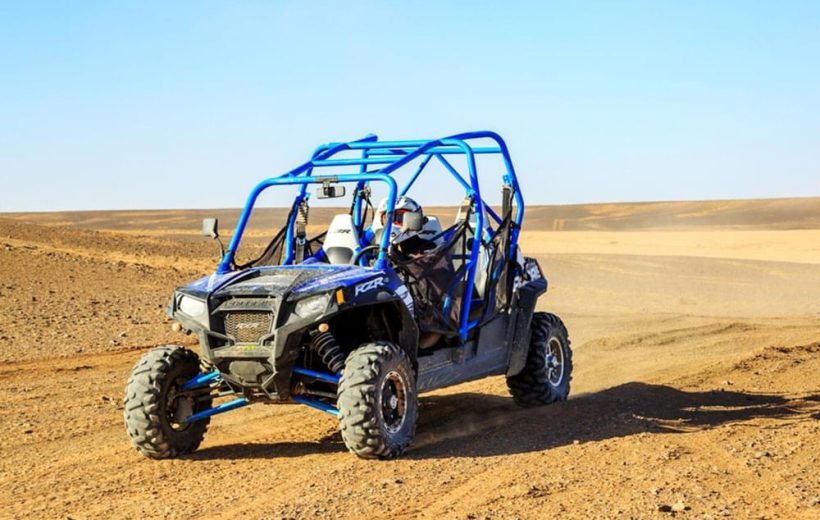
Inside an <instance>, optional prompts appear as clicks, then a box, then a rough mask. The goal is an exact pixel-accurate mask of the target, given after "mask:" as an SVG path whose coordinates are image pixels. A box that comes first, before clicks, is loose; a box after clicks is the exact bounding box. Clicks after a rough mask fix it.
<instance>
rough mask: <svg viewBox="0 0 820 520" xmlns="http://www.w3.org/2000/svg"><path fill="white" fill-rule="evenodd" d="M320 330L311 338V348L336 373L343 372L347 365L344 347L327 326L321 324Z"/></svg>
mask: <svg viewBox="0 0 820 520" xmlns="http://www.w3.org/2000/svg"><path fill="white" fill-rule="evenodd" d="M323 325H324V324H323ZM322 329H324V330H322ZM319 331H320V332H316V333H315V334H314V335H313V337H312V338H311V341H310V348H311V349H313V351H314V352H316V354H318V355H319V357H320V358H322V362H323V363H324V364H325V365H326V366H327V367H328V368H330V370H331V371H333V373H334V374H335V373H338V372H341V371H342V369H343V368H344V366H345V354H344V352H343V351H342V347H340V346H339V344H338V343H336V338H334V337H333V334H331V333H330V331H329V330H327V328H326V327H321V326H320V327H319Z"/></svg>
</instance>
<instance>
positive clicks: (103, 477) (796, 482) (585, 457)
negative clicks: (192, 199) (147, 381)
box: [0, 198, 820, 519]
mask: <svg viewBox="0 0 820 520" xmlns="http://www.w3.org/2000/svg"><path fill="white" fill-rule="evenodd" d="M430 211H431V212H433V213H438V214H439V215H441V216H442V217H443V218H444V217H449V216H451V215H452V214H453V210H452V209H448V208H436V209H431V210H430ZM282 213H283V212H282V210H267V213H265V214H264V215H263V216H265V217H267V218H269V219H271V220H272V221H273V220H274V219H275V218H276V217H277V216H280V215H281V214H282ZM328 214H329V213H328V212H327V211H325V212H324V213H322V212H321V211H319V212H317V213H316V215H315V216H314V215H312V216H314V218H315V220H314V222H315V224H314V225H315V226H317V227H321V226H320V224H319V222H320V221H321V219H326V218H327V216H328ZM209 215H216V216H219V217H220V219H221V222H222V226H221V228H222V230H223V233H225V234H228V235H229V234H230V228H231V224H232V223H233V222H235V221H236V218H237V211H236V210H215V211H211V212H207V211H194V210H190V211H110V212H63V213H32V214H0V360H2V363H0V403H2V405H1V406H0V424H2V426H3V427H2V428H0V517H2V518H72V519H85V518H191V517H194V516H196V517H203V518H223V517H224V518H228V517H232V518H271V519H280V518H356V519H359V518H429V519H439V518H457V519H484V518H493V519H495V518H533V519H540V518H549V517H552V516H556V515H561V516H562V517H565V518H671V517H679V518H723V517H726V518H784V519H786V518H789V519H790V518H820V298H818V295H820V198H802V199H773V200H756V201H755V200H753V201H710V202H676V203H642V204H599V205H578V206H549V207H548V206H543V207H533V208H530V209H529V211H528V214H527V219H526V226H525V231H524V233H523V235H522V247H523V249H524V251H525V253H527V254H529V255H532V256H536V257H537V258H538V260H539V262H540V263H541V266H542V268H543V270H544V271H545V273H546V275H547V276H548V278H549V280H550V289H549V291H548V293H547V294H546V295H545V296H544V297H542V298H541V300H540V301H539V309H540V310H548V311H550V312H555V313H557V314H559V315H561V316H562V318H563V319H564V321H565V323H566V324H567V327H568V329H569V332H570V337H571V339H572V343H573V349H574V357H575V367H576V370H575V372H574V378H573V382H572V396H571V399H570V400H568V401H566V402H564V403H559V404H555V405H551V406H548V407H544V408H540V409H535V410H524V409H520V408H518V407H516V406H515V405H514V404H513V402H512V400H511V399H510V398H509V396H508V394H507V391H506V386H505V384H504V380H503V378H500V377H498V378H491V379H487V380H483V381H477V382H473V383H468V384H464V385H460V386H457V387H453V388H450V389H447V390H443V391H436V392H432V393H429V394H425V395H424V396H422V398H421V402H420V419H419V421H420V422H419V426H418V430H417V435H416V440H415V443H414V444H413V446H412V447H411V450H410V451H409V452H408V453H407V455H406V456H405V457H403V458H401V459H399V460H395V461H363V460H359V459H356V458H355V457H354V456H353V455H351V454H349V453H348V452H347V451H346V450H345V448H344V445H343V444H342V442H341V439H340V436H339V434H338V432H337V424H336V420H335V419H334V418H332V417H331V416H328V415H324V414H322V413H320V412H316V411H314V410H311V409H308V408H305V407H301V406H296V405H294V406H265V405H255V406H251V407H247V408H244V409H241V410H238V411H235V412H231V413H228V414H224V415H220V416H217V417H215V418H214V419H213V420H212V422H211V426H210V429H209V431H208V434H207V435H206V438H205V442H204V443H203V445H202V447H201V448H200V450H199V451H198V452H196V453H195V454H193V455H190V456H187V457H184V458H182V459H178V460H168V461H151V460H148V459H145V458H143V457H142V456H141V455H139V454H138V453H137V452H136V451H135V450H134V449H133V448H132V447H131V445H130V442H129V439H128V437H127V434H126V433H125V430H124V427H123V424H122V394H123V390H124V385H125V382H126V380H127V378H128V375H129V372H130V370H131V367H132V366H133V365H134V363H136V361H137V359H139V357H140V356H141V355H142V353H143V352H144V351H146V350H148V349H150V348H152V347H154V346H157V345H162V344H168V343H180V344H185V345H188V346H190V347H192V348H197V347H196V345H195V342H194V341H193V340H192V338H190V337H187V336H184V335H180V334H176V333H173V332H172V331H171V330H170V321H169V320H168V319H167V318H166V317H165V314H164V307H165V305H166V304H167V301H168V298H169V297H170V295H171V292H172V290H173V288H174V287H176V286H178V285H181V284H184V283H185V282H187V281H189V280H191V279H193V278H195V277H198V276H201V275H204V274H207V273H208V272H210V271H212V270H213V267H214V265H215V261H216V258H215V256H216V246H215V245H214V244H213V243H211V242H209V241H207V240H206V239H204V238H201V237H199V236H198V232H197V231H198V227H199V219H201V218H202V217H203V216H209ZM261 236H262V233H260V234H259V235H254V238H255V239H260V240H261Z"/></svg>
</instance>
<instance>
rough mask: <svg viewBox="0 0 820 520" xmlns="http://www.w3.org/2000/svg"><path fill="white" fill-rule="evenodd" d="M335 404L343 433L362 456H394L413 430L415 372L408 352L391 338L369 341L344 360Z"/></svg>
mask: <svg viewBox="0 0 820 520" xmlns="http://www.w3.org/2000/svg"><path fill="white" fill-rule="evenodd" d="M337 407H338V408H339V420H340V423H341V430H342V439H343V440H344V443H345V446H347V449H348V450H350V451H351V452H352V453H354V454H356V455H358V456H359V457H361V458H363V459H389V458H393V457H398V456H399V455H401V454H402V453H404V451H405V450H406V449H407V447H408V446H409V445H410V442H412V440H413V435H414V434H415V431H416V414H417V410H418V403H417V397H416V378H415V374H414V372H413V366H412V364H411V363H410V359H409V358H408V357H407V354H406V353H405V352H404V351H403V350H402V349H400V348H399V347H398V346H396V345H394V344H392V343H386V342H379V343H368V344H365V345H362V346H361V347H359V348H357V349H356V350H354V351H353V352H351V353H350V355H348V356H347V360H346V361H345V368H344V371H343V372H342V379H341V381H340V382H339V390H338V400H337Z"/></svg>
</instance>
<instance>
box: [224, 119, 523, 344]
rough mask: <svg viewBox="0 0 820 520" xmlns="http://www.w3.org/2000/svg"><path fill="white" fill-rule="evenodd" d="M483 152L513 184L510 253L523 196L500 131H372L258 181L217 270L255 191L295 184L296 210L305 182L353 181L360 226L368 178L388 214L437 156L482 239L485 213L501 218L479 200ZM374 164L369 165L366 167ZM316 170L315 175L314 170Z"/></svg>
mask: <svg viewBox="0 0 820 520" xmlns="http://www.w3.org/2000/svg"><path fill="white" fill-rule="evenodd" d="M476 140H490V141H493V143H494V146H476V144H475V141H476ZM350 151H360V153H361V156H360V157H337V155H339V154H341V153H344V152H350ZM478 154H482V155H485V154H486V155H500V156H501V158H502V159H503V162H504V166H505V168H506V172H505V173H504V174H503V175H502V181H503V183H504V184H506V185H509V186H510V187H511V188H512V193H513V197H514V200H515V203H516V211H515V215H513V216H512V222H513V223H514V224H515V226H513V228H512V230H511V237H510V244H511V249H510V251H515V250H516V249H515V246H516V245H517V242H518V230H519V229H520V226H521V222H522V221H523V219H524V199H523V197H522V196H521V190H520V188H519V185H518V179H517V177H516V175H515V169H514V168H513V165H512V160H511V159H510V154H509V150H508V148H507V144H506V143H505V142H504V140H503V139H502V138H501V136H500V135H498V134H496V133H495V132H490V131H475V132H465V133H461V134H456V135H451V136H449V137H443V138H440V139H431V140H409V141H379V139H378V137H377V136H376V135H373V134H371V135H368V136H366V137H364V138H362V139H359V140H356V141H350V142H336V143H328V144H324V145H321V146H319V147H318V148H316V150H315V151H314V152H313V155H312V156H311V158H310V160H308V161H307V162H305V163H303V164H301V165H299V166H297V167H296V168H294V169H292V170H290V171H288V172H286V173H284V174H282V175H280V176H278V177H271V178H268V179H265V180H263V181H262V182H260V183H259V184H257V185H256V186H255V187H254V188H253V190H252V191H251V193H250V195H249V196H248V200H247V202H246V203H245V207H244V209H243V211H242V215H241V216H240V218H239V222H238V223H237V225H236V230H235V231H234V234H233V237H232V239H231V242H230V245H229V246H228V249H227V251H226V252H225V255H224V257H223V258H222V261H221V262H220V263H219V266H218V267H217V273H220V274H224V273H227V272H230V271H231V270H232V269H231V267H232V265H234V255H235V253H236V250H237V248H238V247H239V243H240V241H241V240H242V235H243V233H244V231H245V227H246V226H247V224H248V220H249V219H250V216H251V213H252V211H253V206H254V204H255V203H256V200H257V198H258V197H259V195H260V194H261V193H262V192H263V191H264V190H265V189H267V188H269V187H271V186H283V185H300V186H301V188H300V190H299V193H298V195H297V196H296V198H295V199H294V203H293V208H298V207H299V205H300V204H301V203H302V202H303V201H305V200H307V198H308V197H309V194H308V192H307V189H308V186H309V185H310V184H323V183H335V182H342V183H349V182H355V183H356V191H355V192H354V193H355V194H356V196H355V200H354V205H353V219H354V224H355V225H356V226H362V224H363V223H362V221H361V219H362V212H361V204H362V197H359V196H358V194H359V193H360V192H361V190H362V189H364V188H365V187H366V186H367V185H368V184H369V183H370V182H372V181H378V182H384V183H386V184H387V186H388V190H389V193H388V197H387V212H388V213H392V212H393V210H394V209H395V204H396V198H397V197H399V196H403V195H405V194H406V193H407V192H408V191H409V190H410V188H411V187H412V186H413V184H414V183H415V182H416V179H418V177H419V176H420V175H421V173H422V172H423V171H424V169H425V168H426V167H427V165H428V164H429V163H430V162H431V161H432V160H433V159H436V160H437V161H438V162H439V163H441V164H442V165H443V166H444V168H445V169H446V170H447V171H448V172H449V173H450V174H451V175H452V176H453V177H454V178H455V180H456V181H457V182H458V183H459V184H460V185H461V186H462V187H463V188H464V190H465V192H466V194H467V196H468V197H470V198H471V199H472V201H473V204H475V206H476V211H475V218H476V228H475V229H476V234H477V235H478V236H479V238H480V237H481V235H480V234H479V233H483V232H484V230H485V228H487V227H490V226H485V222H484V219H485V215H489V216H490V218H492V219H493V220H494V221H495V222H496V223H497V224H501V223H502V220H503V219H502V217H501V216H499V215H498V214H497V213H496V212H495V211H494V210H493V209H492V208H491V207H490V206H489V205H488V204H487V203H486V202H485V201H484V199H483V198H482V196H481V189H480V186H479V180H478V169H477V166H476V160H475V156H476V155H478ZM448 155H463V156H464V157H465V158H466V163H467V175H466V177H465V176H464V175H463V174H462V173H461V172H459V171H458V169H456V168H455V167H454V166H453V164H452V163H451V162H450V161H448V160H447V158H446V156H448ZM417 158H422V160H421V162H420V163H419V165H418V167H417V168H416V170H415V172H414V173H413V175H412V176H411V177H410V179H409V180H408V181H407V183H406V184H405V185H404V186H402V187H401V189H399V187H398V186H397V184H396V181H395V179H394V178H393V177H391V174H392V173H393V172H395V171H397V170H399V169H400V168H402V167H403V166H406V165H408V164H409V163H410V162H412V161H413V160H415V159H417ZM342 166H351V167H358V172H354V173H348V174H341V175H327V174H325V175H322V174H321V173H318V170H320V169H322V168H330V167H342ZM370 168H373V169H370ZM317 173H318V174H317ZM296 214H297V211H291V213H290V216H289V218H288V224H287V229H286V232H285V233H286V235H285V259H284V260H283V262H282V263H283V264H285V265H287V264H290V263H292V262H293V259H294V256H295V255H294V245H293V242H294V240H293V238H294V236H293V235H294V224H295V220H296ZM392 220H393V219H387V220H386V222H385V229H384V232H383V233H382V237H381V242H380V244H379V252H378V256H377V258H376V264H375V267H377V268H379V269H385V268H386V267H387V248H388V246H389V240H390V230H391V227H392V225H393V223H392ZM480 245H481V240H476V241H474V243H473V246H472V250H471V252H470V257H469V259H468V260H467V280H466V287H465V291H464V294H465V295H466V296H465V300H466V302H465V303H466V304H465V305H462V309H461V311H462V312H461V323H460V327H459V329H460V332H461V336H462V339H463V338H466V333H467V331H468V330H469V329H471V328H472V327H473V326H475V325H476V324H477V322H476V323H468V320H469V311H470V304H471V297H470V296H469V295H471V294H472V291H473V287H474V285H475V275H476V268H477V265H478V256H479V248H480Z"/></svg>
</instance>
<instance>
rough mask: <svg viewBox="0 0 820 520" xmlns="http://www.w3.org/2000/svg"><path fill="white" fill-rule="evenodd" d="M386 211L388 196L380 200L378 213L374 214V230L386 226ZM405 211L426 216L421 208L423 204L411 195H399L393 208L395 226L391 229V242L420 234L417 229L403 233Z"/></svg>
mask: <svg viewBox="0 0 820 520" xmlns="http://www.w3.org/2000/svg"><path fill="white" fill-rule="evenodd" d="M386 213H387V197H385V198H383V199H382V200H381V202H379V206H378V207H377V208H376V213H375V215H373V229H374V230H377V229H383V228H384V226H385V225H386V223H387V222H386V216H387V215H386ZM405 213H418V214H419V215H421V216H422V217H424V212H423V211H422V209H421V204H419V203H418V202H416V201H415V200H413V199H411V198H410V197H399V199H398V200H397V201H396V206H395V208H393V227H392V229H391V230H390V241H391V242H394V241H395V240H396V239H398V240H399V241H403V240H406V239H408V238H410V237H411V236H415V235H417V234H418V232H417V231H408V232H405V233H402V224H403V223H404V215H405ZM399 235H401V236H399Z"/></svg>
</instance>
